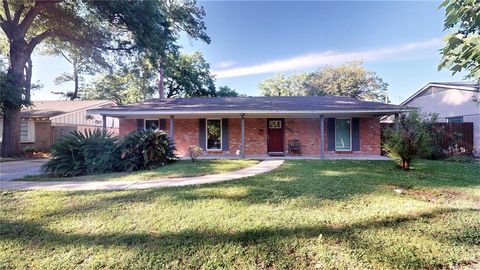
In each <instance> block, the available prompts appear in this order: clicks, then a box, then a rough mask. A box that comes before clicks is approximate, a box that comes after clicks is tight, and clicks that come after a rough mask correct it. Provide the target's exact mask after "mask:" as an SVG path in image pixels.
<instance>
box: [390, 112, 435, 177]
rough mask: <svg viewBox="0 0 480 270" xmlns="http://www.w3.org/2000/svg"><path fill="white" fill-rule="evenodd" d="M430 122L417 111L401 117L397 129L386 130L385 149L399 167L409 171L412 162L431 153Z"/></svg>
mask: <svg viewBox="0 0 480 270" xmlns="http://www.w3.org/2000/svg"><path fill="white" fill-rule="evenodd" d="M429 125H430V123H429V122H426V121H425V120H423V119H422V117H421V116H420V114H419V113H418V112H416V111H414V112H411V113H409V114H408V115H401V116H400V117H399V120H398V123H397V126H398V128H397V127H393V128H387V129H386V130H385V138H386V141H385V144H384V146H383V147H384V149H385V151H386V152H387V153H388V155H389V156H390V157H391V158H393V159H394V160H395V161H396V162H397V163H398V165H399V166H400V167H401V168H402V169H404V170H409V169H410V164H411V162H412V161H413V160H414V159H415V158H417V157H420V156H426V155H429V154H430V153H431V136H430V130H429Z"/></svg>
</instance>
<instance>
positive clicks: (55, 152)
mask: <svg viewBox="0 0 480 270" xmlns="http://www.w3.org/2000/svg"><path fill="white" fill-rule="evenodd" d="M51 152H52V158H51V159H50V160H49V161H48V162H47V163H46V164H45V165H44V167H43V168H44V170H45V171H46V173H47V174H49V175H52V176H77V175H84V174H95V173H106V172H113V171H116V170H117V166H118V165H119V153H118V150H117V139H116V137H114V136H112V134H111V133H107V132H103V131H101V130H95V131H90V130H87V131H86V132H85V133H81V132H77V131H73V132H71V133H70V134H68V135H66V136H64V137H63V138H62V139H61V140H60V141H59V142H58V143H56V144H54V145H53V146H52V148H51Z"/></svg>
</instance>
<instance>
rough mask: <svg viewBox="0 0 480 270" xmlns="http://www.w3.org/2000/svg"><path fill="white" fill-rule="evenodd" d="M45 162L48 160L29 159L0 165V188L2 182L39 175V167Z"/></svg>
mask: <svg viewBox="0 0 480 270" xmlns="http://www.w3.org/2000/svg"><path fill="white" fill-rule="evenodd" d="M47 161H48V159H29V160H18V161H7V162H2V163H0V187H1V186H2V184H3V182H4V181H11V180H13V179H18V178H22V177H24V176H27V175H36V174H41V173H42V172H41V169H40V167H41V166H42V165H43V164H45V163H46V162H47Z"/></svg>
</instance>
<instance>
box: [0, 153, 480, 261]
mask: <svg viewBox="0 0 480 270" xmlns="http://www.w3.org/2000/svg"><path fill="white" fill-rule="evenodd" d="M479 175H480V166H479V165H478V164H461V163H447V162H441V161H420V162H419V163H417V164H415V165H414V168H413V170H412V171H409V172H404V171H401V170H398V169H395V168H394V166H393V163H392V162H390V161H304V160H302V161H286V162H285V163H284V165H282V167H281V168H279V169H277V170H276V171H274V172H271V173H267V174H264V175H261V176H257V177H251V178H247V179H242V180H237V181H232V182H226V183H218V184H212V185H206V186H201V187H198V186H197V187H193V186H190V187H181V188H166V189H156V190H129V191H110V192H105V191H102V192H100V191H98V192H41V191H24V192H8V193H3V194H2V195H1V197H0V198H1V201H0V203H1V207H2V213H1V215H0V268H17V269H18V268H21V269H24V268H33V269H47V268H48V269H72V268H82V269H83V268H86V269H98V268H102V269H103V268H110V269H125V268H135V269H166V268H170V269H171V268H173V269H185V268H190V269H218V268H228V269H232V268H233V269H257V268H260V269H292V268H294V269H305V268H314V269H324V268H326V269H332V268H340V269H396V268H398V269H407V268H409V269H415V268H427V269H436V268H463V267H465V268H475V267H478V266H479V265H480V264H479V263H480V177H479ZM394 189H401V190H402V193H401V194H399V193H396V192H394V191H393V190H394Z"/></svg>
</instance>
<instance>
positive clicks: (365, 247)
mask: <svg viewBox="0 0 480 270" xmlns="http://www.w3.org/2000/svg"><path fill="white" fill-rule="evenodd" d="M472 213H473V214H477V213H478V214H480V212H479V211H478V210H476V209H440V210H434V211H430V212H424V213H420V214H416V215H405V216H397V217H390V218H385V219H381V220H371V221H363V222H359V223H353V224H345V225H338V226H321V225H319V226H296V227H292V228H285V227H281V228H279V227H265V228H258V229H248V230H243V231H229V232H218V231H199V230H185V231H181V232H178V233H164V234H161V233H156V232H151V233H135V232H121V233H98V234H78V233H61V232H55V231H52V230H49V229H47V228H45V227H43V226H42V225H41V224H39V223H35V222H28V221H8V220H5V219H0V235H1V238H2V240H13V241H16V242H21V243H23V244H24V245H26V246H29V247H30V248H32V247H34V248H37V249H42V248H49V247H52V246H58V245H64V246H75V247H77V248H78V247H80V246H88V247H92V246H97V247H102V248H103V247H109V246H122V247H129V248H138V249H139V250H144V251H145V252H155V250H157V251H158V250H163V251H165V250H164V249H163V248H166V247H188V249H189V252H190V255H191V253H192V252H193V253H196V252H202V250H204V248H205V247H212V246H219V247H220V246H223V245H225V244H234V245H240V246H242V247H247V248H248V247H251V246H255V245H268V246H269V247H270V248H271V250H273V251H274V252H275V254H276V255H277V256H291V255H292V254H288V252H287V253H285V254H282V252H285V251H284V250H283V249H282V248H281V247H280V242H281V241H282V239H286V238H299V239H315V238H318V237H319V235H322V237H323V238H324V239H326V240H327V241H331V243H336V244H340V245H343V246H345V247H347V248H349V249H350V250H356V251H357V252H358V253H359V254H364V256H362V257H361V258H359V259H361V260H362V261H367V262H368V261H371V260H372V258H371V257H370V255H371V254H375V258H376V259H378V258H385V260H384V261H382V262H381V263H382V264H386V265H387V266H390V267H398V266H399V265H402V266H405V267H410V268H411V267H414V268H416V267H422V268H425V267H426V268H440V267H442V266H441V265H438V262H436V263H435V264H432V261H431V259H432V258H431V257H428V256H429V255H428V254H417V253H416V250H415V249H414V248H412V247H411V246H409V245H406V244H405V243H396V244H398V245H399V246H398V250H401V251H402V252H396V253H394V254H392V253H389V252H387V251H385V249H384V248H382V246H381V244H379V243H372V242H370V241H369V240H368V239H365V238H363V237H361V236H359V234H360V233H362V232H366V231H368V232H369V233H370V231H373V232H374V231H375V230H381V229H385V228H391V229H397V228H400V227H406V226H408V225H409V224H410V223H413V222H416V221H418V220H422V221H423V222H431V221H432V220H433V219H435V218H438V217H441V216H444V215H449V214H459V215H460V214H472ZM479 234H480V231H479V228H478V227H468V228H465V230H461V231H457V232H454V235H453V236H451V235H450V236H445V237H441V238H437V237H434V236H432V241H438V243H445V242H457V243H460V242H461V244H464V245H468V246H472V247H473V246H475V245H477V244H478V241H470V240H466V241H465V240H463V239H464V238H467V239H471V238H474V237H475V236H478V235H479ZM465 236H466V237H465ZM462 237H463V238H462ZM459 241H460V242H459ZM402 244H405V245H402ZM382 252H383V253H382ZM412 254H414V256H412ZM376 259H373V260H376Z"/></svg>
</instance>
